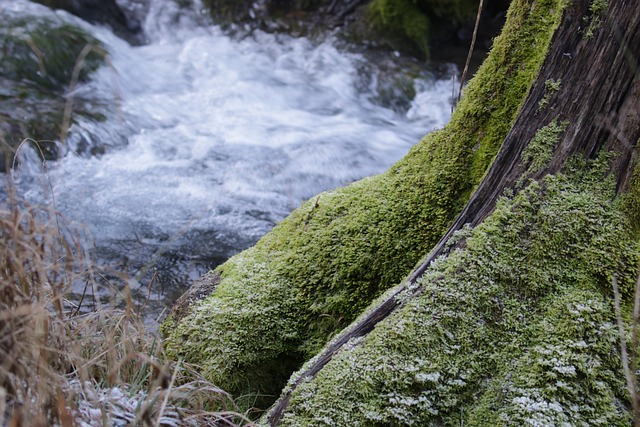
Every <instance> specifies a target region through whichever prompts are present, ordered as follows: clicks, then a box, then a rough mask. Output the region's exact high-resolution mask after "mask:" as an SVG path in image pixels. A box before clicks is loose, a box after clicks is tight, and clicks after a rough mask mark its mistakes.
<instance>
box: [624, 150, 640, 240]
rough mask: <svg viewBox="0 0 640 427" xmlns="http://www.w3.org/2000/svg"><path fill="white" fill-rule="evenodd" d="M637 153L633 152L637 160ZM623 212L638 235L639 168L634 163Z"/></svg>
mask: <svg viewBox="0 0 640 427" xmlns="http://www.w3.org/2000/svg"><path fill="white" fill-rule="evenodd" d="M634 146H635V147H640V140H638V141H637V142H636V144H635V145H634ZM637 153H638V151H637V150H636V151H634V156H635V157H636V158H637ZM622 206H623V210H624V212H625V214H626V216H627V218H628V219H629V222H630V223H631V225H632V226H633V230H634V231H635V232H636V233H640V166H638V163H636V165H635V167H634V169H633V174H632V175H631V181H630V183H629V191H628V193H627V194H626V195H625V197H624V202H623V205H622Z"/></svg>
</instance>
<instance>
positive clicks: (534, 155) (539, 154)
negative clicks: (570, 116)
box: [520, 118, 569, 182]
mask: <svg viewBox="0 0 640 427" xmlns="http://www.w3.org/2000/svg"><path fill="white" fill-rule="evenodd" d="M568 124H569V122H567V121H563V122H560V123H558V120H557V118H556V119H553V120H552V121H551V123H549V124H548V125H547V126H544V127H543V128H541V129H540V130H538V132H536V134H535V135H534V137H533V139H532V140H531V141H530V142H529V144H527V147H526V148H525V149H524V151H523V152H522V164H523V166H526V167H527V170H526V171H525V172H524V173H523V174H522V177H521V179H520V182H522V180H523V179H525V178H527V177H529V176H531V175H532V174H534V173H537V172H540V171H542V170H544V169H545V168H546V167H547V166H548V165H549V162H550V161H551V159H552V158H553V150H555V148H556V146H557V144H558V141H559V140H560V134H561V133H562V132H564V131H565V129H566V128H567V125H568Z"/></svg>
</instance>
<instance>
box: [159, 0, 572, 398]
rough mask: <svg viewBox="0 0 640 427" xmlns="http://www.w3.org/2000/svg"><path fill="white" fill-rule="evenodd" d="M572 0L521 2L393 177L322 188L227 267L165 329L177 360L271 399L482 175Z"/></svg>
mask: <svg viewBox="0 0 640 427" xmlns="http://www.w3.org/2000/svg"><path fill="white" fill-rule="evenodd" d="M562 4H563V2H562V1H561V0H544V1H540V0H537V1H530V0H518V1H515V2H514V3H513V4H512V7H511V9H510V11H509V16H508V19H507V24H506V26H505V30H504V32H503V34H502V35H501V36H500V37H499V38H498V39H496V42H495V46H494V48H493V50H492V52H491V54H490V56H489V57H488V59H487V61H486V62H485V64H484V65H483V67H482V69H481V70H480V71H479V72H478V74H477V76H476V77H475V79H474V80H473V81H472V82H470V83H469V86H468V87H467V89H466V96H465V97H464V99H463V102H461V103H460V105H459V106H458V108H457V110H456V112H455V113H454V115H453V117H452V119H451V122H450V123H449V125H447V127H446V128H444V129H442V130H440V131H437V132H434V133H432V134H430V135H428V136H427V137H425V138H424V139H423V140H422V141H420V142H419V143H418V144H417V145H416V146H415V147H413V149H412V150H411V151H410V153H409V154H408V155H407V156H406V157H405V158H404V159H403V160H401V161H400V162H398V163H397V164H396V165H395V166H393V167H392V168H391V169H390V170H389V171H388V172H386V173H384V174H382V175H379V176H375V177H371V178H367V179H364V180H362V181H359V182H356V183H354V184H352V185H350V186H348V187H346V188H343V189H339V190H335V191H332V192H327V193H323V194H321V195H319V196H317V197H314V198H313V199H312V200H310V201H309V202H307V203H306V204H304V205H303V206H302V207H300V208H299V209H297V210H296V211H294V212H293V213H292V214H291V215H290V216H289V217H288V218H287V219H285V220H284V221H283V222H282V223H281V224H279V225H278V226H276V227H275V228H274V230H273V231H272V232H270V233H269V234H267V235H266V236H265V237H263V238H262V239H261V240H260V241H259V242H258V243H257V244H256V245H255V246H254V247H252V248H250V249H248V250H246V251H244V252H242V253H240V254H238V255H236V256H234V257H233V258H231V259H230V260H229V261H227V262H226V263H225V264H223V265H222V266H220V267H219V268H218V269H217V270H216V277H217V279H216V282H218V281H219V283H217V284H216V285H215V286H211V287H209V289H214V290H213V291H209V292H206V293H200V294H198V295H196V296H194V295H190V296H189V297H188V298H187V299H188V301H186V302H185V303H184V304H179V307H180V310H179V313H178V312H173V313H171V314H170V315H169V316H168V318H167V319H166V321H165V322H164V324H163V325H162V332H163V334H164V346H165V349H166V351H167V353H168V354H169V355H171V356H172V357H174V358H176V359H185V360H187V361H189V362H191V363H196V364H199V365H201V367H202V370H203V374H204V375H205V376H206V377H208V378H209V379H210V380H212V381H213V382H215V383H217V384H218V385H219V386H221V387H223V388H224V389H227V390H229V391H230V392H232V393H235V394H242V393H247V392H251V393H256V394H263V395H264V394H266V395H268V397H266V398H265V399H263V401H262V402H261V403H268V402H269V401H272V400H273V399H274V398H275V397H276V396H277V395H278V394H279V391H280V389H281V387H282V386H283V385H284V383H285V381H286V379H287V378H288V376H289V374H290V373H291V372H292V370H293V369H294V368H296V367H297V366H299V365H300V364H301V363H302V361H304V360H306V359H308V358H309V357H311V356H313V355H314V354H315V353H316V352H317V351H318V350H319V349H320V348H321V347H322V346H323V345H324V343H325V342H326V341H327V340H328V339H330V338H331V337H332V335H334V334H335V333H336V332H338V331H340V330H341V329H343V328H344V327H345V326H347V325H348V324H349V323H350V322H351V321H352V320H353V319H355V318H356V316H358V314H359V313H360V312H361V311H362V310H363V309H364V308H365V307H367V306H368V305H369V303H370V302H371V301H372V300H373V299H374V298H376V297H378V296H379V295H380V294H381V293H382V292H384V291H385V290H386V289H388V288H389V287H391V286H393V285H394V284H396V283H398V282H400V280H401V279H402V278H403V277H404V276H405V275H407V274H408V273H409V272H410V271H411V269H412V268H413V267H414V266H415V265H416V263H418V262H419V261H420V259H421V257H423V256H424V255H425V254H426V253H427V252H428V251H429V249H430V248H431V247H432V246H433V245H434V244H435V243H436V242H437V240H438V239H439V238H440V236H441V235H442V234H443V233H444V231H445V230H446V228H447V227H448V225H449V224H450V223H451V221H452V219H453V218H454V217H455V215H456V214H457V212H458V211H460V210H461V209H462V207H463V206H464V204H465V203H466V201H467V199H468V198H469V195H470V193H471V191H472V190H473V188H474V186H475V185H477V184H478V183H479V181H480V180H481V178H482V176H483V174H484V171H485V170H486V168H487V167H488V165H489V164H490V163H491V161H492V159H493V156H494V154H495V153H496V151H497V149H498V148H499V146H500V144H501V142H502V141H503V139H504V137H505V136H506V134H507V132H508V130H509V128H510V126H511V123H512V122H513V120H514V118H515V116H516V113H517V111H518V108H519V106H520V104H521V102H522V101H523V99H524V97H525V95H526V93H527V91H528V89H529V86H530V85H531V83H532V82H533V80H534V78H535V76H536V73H537V71H538V68H539V66H540V64H541V62H542V60H543V58H544V57H545V53H546V51H547V47H548V44H549V41H550V38H551V35H552V34H553V31H554V29H555V27H556V26H557V25H558V22H559V19H560V16H561V13H562V7H561V5H562Z"/></svg>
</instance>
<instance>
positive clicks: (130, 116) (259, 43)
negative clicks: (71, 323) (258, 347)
mask: <svg viewBox="0 0 640 427" xmlns="http://www.w3.org/2000/svg"><path fill="white" fill-rule="evenodd" d="M3 6H4V7H5V8H7V9H8V10H10V11H12V12H15V13H18V12H20V10H25V9H29V10H31V11H32V13H35V14H39V15H46V14H49V13H51V12H49V11H48V10H46V9H44V8H41V7H39V6H36V5H31V4H28V3H27V2H26V1H24V0H12V2H11V3H10V4H6V3H5V4H3ZM58 15H60V16H63V17H64V19H68V20H71V21H74V22H78V20H77V19H75V18H73V17H70V16H69V15H66V14H64V13H58ZM80 24H81V25H83V26H84V27H85V28H88V29H89V31H90V32H91V33H92V34H93V35H94V36H95V37H97V38H98V39H100V40H101V41H102V42H103V43H104V44H105V46H106V47H107V49H108V51H109V53H110V59H109V63H110V65H108V66H104V67H103V68H101V69H100V70H98V72H97V73H96V74H95V75H94V76H93V78H92V80H91V81H90V82H89V83H87V84H85V85H83V86H81V87H79V88H77V89H76V92H75V95H76V96H80V95H82V97H83V98H88V99H91V98H93V99H96V100H100V102H101V103H102V104H104V105H106V106H107V109H106V110H105V111H106V116H107V120H106V121H104V122H95V121H87V120H84V121H80V122H78V123H76V124H74V125H73V126H72V128H71V129H70V133H69V135H70V136H69V139H68V141H67V142H66V144H65V145H64V147H63V151H65V152H66V155H65V156H64V157H63V158H61V159H60V160H58V161H56V162H48V163H47V165H46V167H47V173H43V169H42V167H41V166H40V163H39V162H38V161H37V160H36V157H35V155H34V154H33V153H29V151H28V150H23V152H22V153H21V155H22V156H23V161H22V162H21V166H20V168H19V170H18V171H17V173H16V182H17V187H18V189H19V191H20V193H21V195H22V196H23V197H25V198H26V199H27V200H29V201H31V202H35V203H44V204H52V203H54V202H55V207H56V209H58V210H59V211H61V212H62V213H63V215H64V216H65V217H67V218H68V219H70V220H72V221H74V222H75V223H78V224H84V225H85V226H86V227H87V229H88V231H89V232H90V234H91V235H92V236H93V240H94V245H95V254H96V257H97V261H98V264H100V265H101V266H103V267H104V271H105V277H110V273H109V272H110V271H117V272H121V273H124V274H126V275H128V279H127V280H128V282H129V285H130V286H131V288H132V289H133V290H134V292H136V295H137V297H138V299H139V300H140V301H143V300H146V299H147V298H148V299H150V300H149V301H148V304H150V305H151V308H152V310H151V313H152V315H156V314H157V313H159V312H160V311H161V309H162V308H163V307H164V306H166V305H167V304H168V303H170V302H171V301H173V300H174V299H175V298H176V297H177V296H179V295H180V293H181V292H183V291H184V290H185V289H186V287H187V286H188V284H189V282H190V281H191V280H193V279H195V278H197V277H198V276H199V275H201V274H203V273H204V272H206V271H207V270H209V269H211V268H213V267H215V266H216V265H218V264H219V263H221V262H222V261H224V260H225V259H226V258H228V257H229V256H231V255H232V254H234V253H236V252H238V251H240V250H242V249H244V248H246V247H248V246H249V245H251V244H253V243H254V242H255V241H256V240H257V239H258V238H259V237H260V236H262V235H263V234H264V233H266V232H267V231H268V230H270V229H271V228H272V227H273V226H274V225H275V224H276V223H277V222H278V221H280V220H282V219H283V218H284V217H285V216H286V215H287V214H288V213H289V212H290V211H291V210H293V209H295V208H296V207H297V206H299V205H300V203H301V202H302V201H304V200H306V199H308V198H310V197H312V196H313V195H315V194H317V193H318V192H321V191H324V190H327V189H332V188H335V187H338V186H342V185H345V184H348V183H349V182H352V181H354V180H357V179H359V178H362V177H365V176H368V175H372V174H376V173H380V172H382V171H384V170H385V169H387V168H388V167H389V166H391V165H392V164H393V163H394V162H395V161H397V160H398V159H400V158H401V157H402V156H403V155H404V154H406V152H407V151H408V150H409V148H410V147H411V146H412V145H413V144H415V143H416V142H417V141H418V140H419V139H420V138H421V137H422V136H423V135H424V134H426V133H428V132H429V131H431V130H433V129H434V128H437V127H441V126H442V125H443V124H444V123H445V122H446V121H447V120H448V118H449V111H450V108H451V107H450V95H451V81H450V80H449V79H450V76H443V77H444V78H443V79H441V80H438V79H436V78H435V77H433V75H432V74H431V73H429V72H427V71H426V70H425V71H424V72H423V73H421V74H420V75H419V76H418V77H416V78H415V79H414V80H413V82H412V84H413V85H414V87H415V90H416V96H415V98H414V99H413V100H412V101H411V103H410V104H409V108H408V110H398V109H396V110H393V109H390V108H385V107H383V106H381V105H380V103H379V102H376V99H379V94H378V93H377V92H376V90H377V89H376V87H377V86H376V83H377V82H378V81H379V79H380V78H382V77H381V74H380V73H381V71H379V70H377V69H376V68H375V64H372V63H371V61H369V60H368V59H367V58H366V57H365V56H364V55H363V54H361V53H354V52H346V51H344V50H340V49H338V48H337V47H336V46H335V43H334V42H333V41H332V40H328V41H325V42H322V43H314V42H311V41H309V40H307V39H304V38H290V37H287V36H283V35H279V36H276V35H270V34H265V33H262V32H258V31H255V32H252V33H251V34H249V35H247V36H245V37H243V38H235V39H234V38H230V37H228V36H226V35H225V34H224V33H223V32H222V31H221V30H220V29H219V28H218V27H216V26H213V25H211V24H209V23H208V22H207V20H206V18H204V17H203V15H202V14H200V13H199V10H198V9H196V10H194V11H191V12H190V11H187V10H181V9H179V8H178V7H177V6H176V5H175V4H174V3H173V2H170V1H160V0H158V1H152V2H151V5H150V10H149V13H148V15H147V19H146V22H145V31H146V35H147V37H148V39H149V44H147V45H145V46H139V47H131V46H129V45H127V44H126V43H125V42H123V41H121V40H119V39H117V38H116V37H115V36H113V35H112V34H111V33H110V32H109V31H108V30H107V29H105V28H98V27H93V26H90V25H88V24H84V23H80ZM96 292H97V293H99V294H100V293H103V294H104V295H105V296H106V295H107V294H108V291H106V290H102V291H101V290H96Z"/></svg>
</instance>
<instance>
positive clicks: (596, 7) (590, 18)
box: [584, 0, 609, 40]
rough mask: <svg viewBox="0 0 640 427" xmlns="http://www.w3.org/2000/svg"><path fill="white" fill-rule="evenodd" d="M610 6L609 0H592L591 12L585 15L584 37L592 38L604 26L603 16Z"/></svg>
mask: <svg viewBox="0 0 640 427" xmlns="http://www.w3.org/2000/svg"><path fill="white" fill-rule="evenodd" d="M608 7H609V0H591V4H589V14H588V15H587V16H585V17H584V22H585V24H586V29H585V30H584V38H585V39H587V40H589V39H592V38H593V36H594V35H595V33H596V31H598V30H599V29H600V27H601V26H602V17H603V16H604V14H605V12H606V11H607V8H608Z"/></svg>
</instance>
